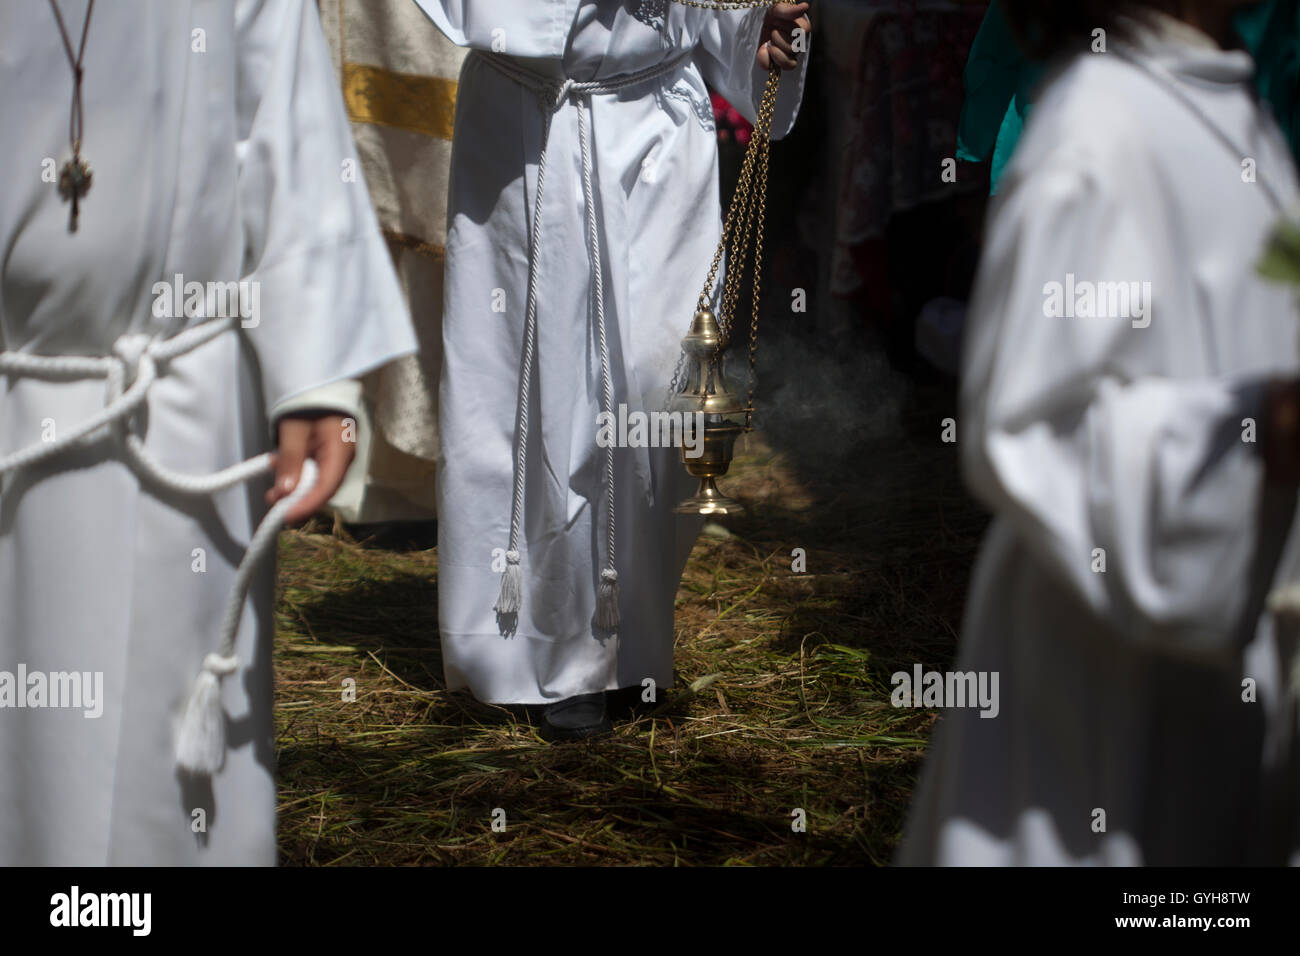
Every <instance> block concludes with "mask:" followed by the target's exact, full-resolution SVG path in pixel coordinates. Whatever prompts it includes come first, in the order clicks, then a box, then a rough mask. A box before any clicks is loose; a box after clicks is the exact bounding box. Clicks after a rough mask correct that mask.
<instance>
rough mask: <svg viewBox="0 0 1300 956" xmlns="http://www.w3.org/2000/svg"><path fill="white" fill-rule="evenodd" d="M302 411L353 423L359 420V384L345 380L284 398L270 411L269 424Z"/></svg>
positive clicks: (348, 379)
mask: <svg viewBox="0 0 1300 956" xmlns="http://www.w3.org/2000/svg"><path fill="white" fill-rule="evenodd" d="M304 411H327V412H332V413H334V414H336V415H342V416H343V417H344V418H351V419H353V420H354V421H360V420H361V382H360V381H358V380H357V379H355V378H345V379H342V380H340V381H337V382H330V383H329V384H328V385H321V386H320V387H318V388H309V389H307V391H305V392H299V393H298V394H297V395H294V396H291V397H290V398H286V399H285V400H284V401H282V402H280V403H278V404H277V405H276V406H275V407H274V408H272V409H271V424H272V426H274V425H275V423H276V422H278V421H279V420H280V419H281V418H283V417H284V416H285V415H291V414H293V413H295V412H304Z"/></svg>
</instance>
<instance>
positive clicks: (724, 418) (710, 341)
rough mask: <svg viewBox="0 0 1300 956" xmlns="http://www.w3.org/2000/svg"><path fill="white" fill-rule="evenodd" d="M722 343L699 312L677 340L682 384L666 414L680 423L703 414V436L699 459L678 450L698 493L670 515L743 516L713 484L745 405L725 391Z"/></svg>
mask: <svg viewBox="0 0 1300 956" xmlns="http://www.w3.org/2000/svg"><path fill="white" fill-rule="evenodd" d="M726 346H727V343H726V339H725V338H724V337H723V335H722V330H721V329H720V328H719V327H718V320H717V318H716V317H715V316H714V314H713V312H712V311H711V310H709V309H708V308H705V307H703V306H701V308H700V310H699V311H698V312H696V313H695V318H694V319H693V320H692V321H691V330H690V331H689V332H688V333H687V334H686V337H685V338H683V339H682V351H683V352H684V353H685V355H686V363H687V365H686V380H685V382H684V383H683V388H682V391H681V392H679V393H677V394H676V395H674V396H673V398H672V400H671V403H670V405H669V411H671V412H680V413H681V415H682V420H683V421H686V420H687V416H690V415H694V414H696V413H697V412H703V413H704V435H703V436H702V441H701V442H700V445H699V446H698V447H699V449H700V454H699V455H698V456H696V457H691V455H690V449H688V448H686V447H685V444H684V443H683V447H682V462H683V464H685V465H686V471H687V473H688V474H690V475H691V476H692V477H695V478H698V479H699V480H700V487H699V490H698V491H697V492H696V493H695V494H694V495H693V496H692V497H690V498H687V499H686V500H685V501H683V502H682V503H681V504H679V505H678V506H677V507H676V508H675V509H674V511H675V512H676V513H677V514H683V515H737V514H741V513H743V511H744V508H743V507H742V506H741V505H740V503H739V502H737V501H735V500H733V499H731V498H728V497H727V496H726V495H724V494H723V493H722V492H721V491H720V490H719V489H718V485H717V480H718V479H719V478H721V477H722V476H723V475H725V474H726V473H727V470H728V469H729V468H730V467H731V458H732V455H733V453H734V451H735V447H736V439H737V438H738V437H739V436H740V434H741V432H743V431H745V426H746V421H747V418H748V415H747V409H746V406H745V403H744V402H742V401H741V400H740V398H739V397H738V396H737V395H736V394H735V393H734V392H733V391H732V390H731V388H730V387H729V386H728V384H727V379H726V376H725V375H724V374H723V370H722V357H723V352H724V351H725V350H726Z"/></svg>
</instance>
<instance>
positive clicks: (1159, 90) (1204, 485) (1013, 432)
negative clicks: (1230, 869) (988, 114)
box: [901, 20, 1300, 865]
mask: <svg viewBox="0 0 1300 956" xmlns="http://www.w3.org/2000/svg"><path fill="white" fill-rule="evenodd" d="M1161 22H1162V26H1161V27H1160V28H1159V29H1153V28H1142V29H1141V30H1140V31H1139V34H1138V40H1137V45H1136V47H1133V46H1128V47H1126V49H1127V50H1128V56H1127V58H1126V56H1124V55H1121V53H1119V52H1116V47H1117V46H1118V44H1117V43H1115V42H1113V43H1112V51H1111V52H1110V53H1108V54H1106V55H1087V56H1081V57H1079V58H1077V59H1075V60H1074V61H1072V62H1071V63H1070V64H1069V65H1068V66H1067V67H1066V68H1065V69H1064V71H1063V72H1061V73H1059V74H1058V75H1057V76H1056V77H1055V79H1054V80H1053V81H1052V82H1051V83H1050V84H1049V85H1048V86H1047V87H1046V88H1045V89H1044V91H1043V94H1042V96H1041V99H1040V101H1039V103H1038V105H1037V107H1036V108H1035V111H1034V113H1033V115H1032V116H1031V117H1030V120H1029V122H1028V124H1027V126H1026V129H1025V133H1024V137H1023V139H1022V140H1021V141H1020V144H1019V147H1018V148H1017V151H1016V154H1015V157H1014V159H1013V160H1012V162H1011V164H1010V166H1009V167H1008V169H1007V172H1006V175H1005V177H1004V179H1003V181H1002V186H1001V188H1000V190H999V194H998V197H997V198H996V200H995V201H994V204H993V206H992V208H991V211H990V221H989V226H988V233H987V237H986V244H985V250H984V258H983V260H982V263H981V265H980V270H979V276H978V279H977V284H976V290H975V294H974V298H973V301H972V308H971V315H970V325H969V331H968V338H967V341H966V343H965V354H964V357H963V370H962V383H961V415H960V417H959V419H958V421H959V437H958V440H959V442H960V446H961V452H962V463H963V470H964V474H965V477H966V479H967V482H968V484H969V485H970V487H971V489H972V490H973V492H974V493H975V495H976V496H977V497H978V498H979V499H980V500H981V501H982V502H983V503H984V504H986V505H987V506H988V507H989V508H990V510H991V511H992V512H993V513H994V515H995V518H994V522H993V525H992V527H991V529H990V531H989V532H988V535H987V538H986V540H985V541H984V544H983V547H982V549H981V551H980V555H979V559H978V562H977V565H976V568H975V571H974V575H973V579H972V583H971V588H970V595H969V600H968V603H967V609H966V614H965V620H964V623H963V629H962V640H961V647H960V655H959V659H958V661H957V664H956V667H955V669H956V670H957V671H959V672H962V673H969V672H972V671H974V672H996V673H998V674H999V675H1000V708H999V712H998V714H997V716H996V717H992V718H988V717H984V716H982V715H981V713H980V712H979V710H977V709H973V708H967V709H958V708H954V709H952V710H949V711H948V712H946V713H945V715H944V716H943V717H942V718H941V720H940V722H939V725H938V727H937V729H936V731H935V734H934V738H933V742H932V745H931V749H930V753H929V755H928V757H927V760H926V765H925V767H924V769H923V773H922V779H921V782H920V785H919V787H918V791H917V795H916V798H915V803H914V806H913V810H912V815H911V818H910V820H909V823H908V827H907V832H906V834H905V840H904V844H903V847H902V851H901V859H902V861H903V862H905V863H912V864H956V865H991V864H998V865H1008V864H1022V865H1023V864H1030V865H1058V864H1113V865H1139V864H1141V865H1193V864H1197V865H1233V864H1248V863H1270V864H1278V863H1285V862H1287V861H1288V860H1290V861H1291V862H1293V863H1294V862H1300V855H1298V854H1300V842H1298V841H1297V829H1296V824H1297V820H1300V800H1298V791H1297V786H1296V784H1297V770H1298V765H1297V752H1296V711H1295V707H1296V697H1295V690H1294V687H1293V686H1292V679H1293V677H1292V674H1293V671H1292V668H1293V667H1294V664H1295V634H1294V628H1293V627H1291V626H1283V625H1281V624H1279V622H1278V621H1276V620H1275V619H1274V617H1273V616H1272V615H1271V614H1269V613H1268V612H1266V610H1265V601H1266V598H1267V595H1268V594H1269V592H1270V590H1271V589H1272V588H1274V587H1276V586H1278V585H1283V584H1287V583H1290V582H1291V581H1293V580H1295V578H1296V577H1297V576H1298V575H1300V553H1298V552H1297V544H1298V542H1300V538H1298V537H1297V535H1296V534H1295V532H1294V526H1295V493H1294V491H1281V490H1278V489H1272V488H1270V487H1268V486H1266V485H1265V482H1264V475H1263V462H1262V456H1261V455H1260V453H1259V451H1258V449H1259V444H1258V443H1257V442H1256V441H1255V440H1254V438H1253V437H1252V436H1254V435H1256V434H1257V433H1256V432H1255V431H1253V430H1252V423H1253V424H1254V425H1255V426H1257V427H1258V428H1261V429H1262V427H1263V419H1262V416H1263V408H1262V404H1261V397H1262V394H1263V390H1264V386H1265V383H1266V382H1267V381H1268V380H1269V379H1270V378H1272V377H1280V376H1289V377H1295V376H1296V375H1297V374H1298V373H1300V337H1298V335H1300V319H1298V317H1297V312H1296V305H1295V301H1294V299H1293V297H1292V295H1291V293H1290V292H1289V291H1288V290H1287V289H1285V288H1283V287H1280V286H1276V285H1273V284H1270V283H1268V282H1266V281H1265V280H1263V279H1261V278H1260V277H1259V276H1258V275H1257V274H1256V272H1255V264H1256V262H1257V261H1258V260H1259V258H1260V255H1261V253H1262V250H1263V247H1264V243H1265V240H1266V238H1267V237H1268V235H1269V233H1270V231H1271V230H1272V228H1273V227H1274V225H1275V224H1276V223H1277V221H1278V220H1279V218H1280V217H1281V215H1282V214H1283V211H1284V210H1285V209H1287V208H1290V207H1291V206H1293V205H1294V204H1295V202H1296V200H1297V198H1300V191H1298V190H1297V181H1296V171H1295V167H1294V164H1293V161H1292V159H1291V156H1290V154H1289V151H1288V147H1287V143H1286V141H1285V139H1284V138H1283V136H1282V135H1281V132H1280V130H1279V129H1278V127H1277V125H1276V123H1274V122H1273V120H1272V119H1271V118H1270V117H1269V115H1268V114H1267V112H1266V111H1265V110H1263V109H1261V108H1260V105H1259V103H1258V101H1257V99H1256V97H1255V95H1254V93H1253V91H1252V89H1251V80H1252V73H1253V63H1252V61H1251V59H1250V57H1249V55H1247V54H1246V53H1244V52H1225V51H1223V50H1220V49H1219V48H1218V47H1217V46H1216V45H1215V44H1213V42H1212V41H1210V40H1209V38H1208V37H1205V36H1204V35H1203V34H1200V33H1199V32H1198V31H1194V30H1192V29H1191V28H1190V27H1187V26H1186V25H1184V24H1181V23H1179V22H1177V21H1173V20H1164V21H1161ZM1150 70H1156V71H1163V74H1161V75H1163V76H1165V77H1167V79H1157V78H1155V77H1153V75H1152V73H1151V72H1150ZM1189 103H1190V104H1191V105H1190V106H1189ZM1244 157H1249V158H1251V159H1253V160H1254V163H1255V164H1256V169H1257V177H1256V178H1255V179H1254V180H1251V181H1248V180H1247V177H1245V176H1243V158H1244ZM1103 283H1104V284H1107V285H1106V286H1103V285H1102V284H1103ZM1119 283H1123V284H1124V285H1125V286H1127V287H1128V294H1129V301H1130V304H1129V307H1128V308H1125V307H1124V306H1123V301H1124V298H1123V296H1122V295H1121V294H1120V292H1119V288H1118V284H1119ZM1131 283H1138V285H1137V286H1136V287H1135V286H1132V285H1130V284H1131ZM1144 285H1145V286H1146V287H1145V288H1144V287H1143V286H1144ZM1070 289H1072V290H1073V292H1072V293H1066V292H1065V290H1070ZM1136 296H1141V297H1142V299H1144V300H1145V302H1146V306H1147V307H1148V308H1146V309H1145V314H1142V313H1143V312H1144V308H1143V307H1142V305H1141V303H1140V302H1139V301H1138V299H1137V298H1136ZM1090 297H1091V304H1090ZM1103 300H1104V302H1103ZM1252 695H1253V696H1252ZM1247 698H1249V699H1247Z"/></svg>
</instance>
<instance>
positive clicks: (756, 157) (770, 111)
mask: <svg viewBox="0 0 1300 956" xmlns="http://www.w3.org/2000/svg"><path fill="white" fill-rule="evenodd" d="M780 78H781V70H780V68H779V67H775V66H774V67H772V69H771V70H770V71H769V72H768V75H767V85H766V86H765V87H764V88H763V98H762V100H761V101H760V103H759V107H758V115H757V116H756V117H755V121H754V130H753V133H752V134H751V137H750V141H749V146H748V148H747V149H746V150H745V159H744V162H743V163H742V164H741V167H740V178H739V179H738V181H737V183H736V191H735V193H734V194H733V196H732V200H731V206H730V207H729V208H728V209H727V218H726V220H725V221H724V223H723V226H722V236H721V238H720V239H719V240H718V248H717V249H716V250H715V251H714V253H713V262H712V263H711V264H710V266H709V275H708V278H706V279H705V280H704V289H703V291H701V292H700V299H699V307H700V308H701V309H707V308H708V307H709V303H710V301H711V300H712V293H713V289H714V288H715V284H716V283H717V280H718V270H719V269H720V268H721V267H722V257H723V255H724V254H725V253H726V252H727V248H728V246H729V245H730V247H731V256H730V260H729V262H728V264H727V274H726V276H725V277H724V279H723V284H722V296H721V299H720V301H719V305H718V315H717V319H718V327H719V329H720V330H721V332H722V345H721V346H720V347H719V348H718V352H717V354H716V355H715V356H714V358H713V362H712V365H713V367H714V368H715V369H716V368H717V365H718V363H720V362H721V361H722V353H723V352H724V351H725V350H726V348H727V346H728V345H729V344H730V343H731V336H732V331H733V329H734V328H735V316H736V307H737V305H738V303H739V299H740V286H741V280H742V278H743V276H744V271H745V260H746V259H747V258H748V256H749V249H750V242H751V241H752V242H753V248H754V256H753V261H754V282H753V293H754V298H753V306H752V311H751V313H750V321H749V394H748V398H747V399H746V401H745V430H746V431H749V430H750V426H751V423H752V421H753V417H754V389H755V386H756V385H757V382H758V369H757V360H758V311H759V310H758V305H759V297H760V290H761V283H760V282H759V278H760V272H761V270H762V266H763V226H764V223H765V220H766V218H767V169H768V157H769V155H770V153H771V149H770V146H771V134H772V118H773V116H774V115H775V113H776V94H777V87H778V84H779V82H780ZM756 176H757V180H758V182H757V185H755V181H754V180H755V177H756ZM676 378H677V376H674V385H673V387H672V388H673V390H674V391H675V390H676V387H677V383H676Z"/></svg>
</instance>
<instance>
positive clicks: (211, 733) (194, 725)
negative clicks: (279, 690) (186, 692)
mask: <svg viewBox="0 0 1300 956" xmlns="http://www.w3.org/2000/svg"><path fill="white" fill-rule="evenodd" d="M238 669H239V658H237V657H222V656H221V655H220V654H209V655H208V656H207V657H205V658H204V659H203V671H202V672H201V673H200V674H199V676H198V677H197V678H195V680H194V688H193V689H192V690H191V691H190V699H189V701H188V702H187V703H186V705H185V716H184V717H182V718H181V727H180V733H179V734H178V736H177V741H176V762H177V763H178V764H179V765H180V767H181V769H182V770H185V771H188V772H189V773H193V774H214V773H216V772H217V771H218V770H220V769H221V768H222V766H224V765H225V762H226V719H225V714H224V713H223V712H222V710H221V678H223V677H225V676H227V675H229V674H233V673H234V672H235V671H236V670H238Z"/></svg>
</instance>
